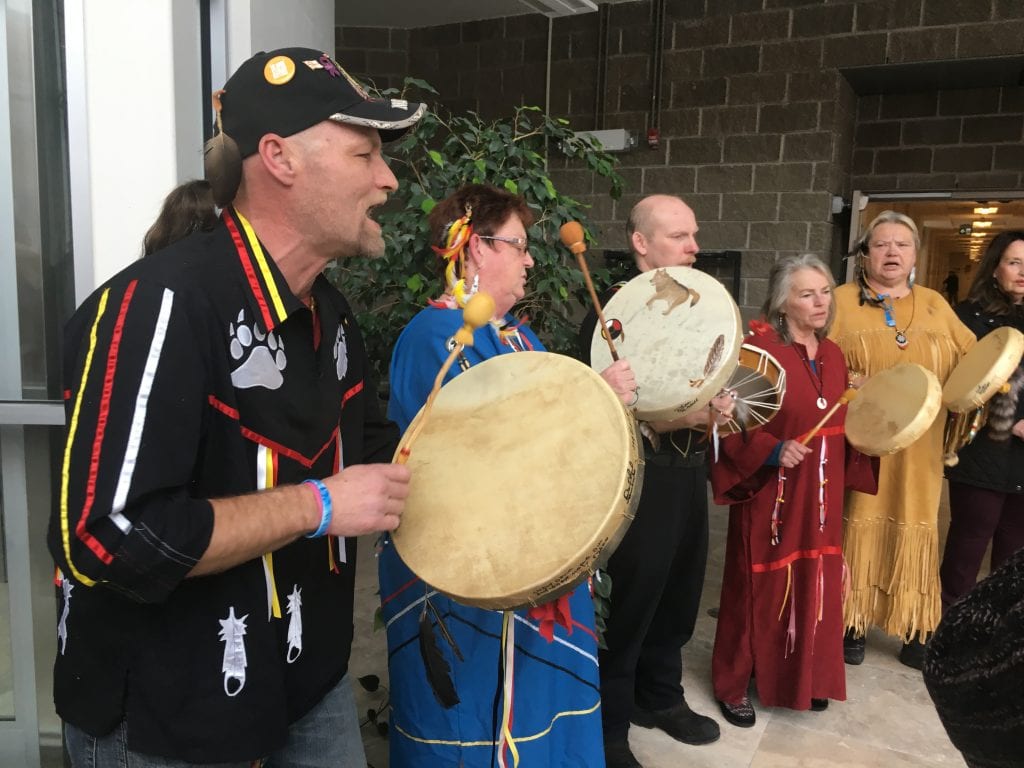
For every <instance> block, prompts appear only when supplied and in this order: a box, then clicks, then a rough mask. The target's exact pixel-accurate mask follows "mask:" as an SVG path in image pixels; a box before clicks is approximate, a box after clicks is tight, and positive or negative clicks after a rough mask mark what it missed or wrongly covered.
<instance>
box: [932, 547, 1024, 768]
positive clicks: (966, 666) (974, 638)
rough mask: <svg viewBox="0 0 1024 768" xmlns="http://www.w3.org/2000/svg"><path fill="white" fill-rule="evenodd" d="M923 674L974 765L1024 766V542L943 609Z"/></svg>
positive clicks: (992, 767) (948, 726) (942, 715)
mask: <svg viewBox="0 0 1024 768" xmlns="http://www.w3.org/2000/svg"><path fill="white" fill-rule="evenodd" d="M924 681H925V685H927V687H928V693H929V694H930V695H931V697H932V701H934V702H935V709H936V710H937V711H938V713H939V718H940V719H941V720H942V724H943V725H944V726H945V728H946V732H947V733H948V734H949V738H950V740H951V741H952V742H953V744H954V745H956V747H957V749H959V750H960V751H961V752H962V753H963V756H964V759H965V760H966V761H967V764H968V765H969V766H972V768H975V767H976V768H1004V767H1005V766H1024V697H1022V696H1021V691H1022V690H1024V550H1020V551H1019V552H1017V553H1016V554H1015V555H1013V556H1012V557H1011V558H1010V559H1009V560H1007V561H1006V562H1005V563H1003V565H1002V566H1001V567H1000V568H999V569H998V570H996V571H995V573H993V574H992V575H991V576H989V577H988V578H987V579H985V580H984V581H982V582H981V583H979V584H978V585H977V586H976V587H975V588H974V589H973V590H971V592H970V593H968V595H967V596H966V597H964V598H963V599H962V600H960V601H959V602H958V603H956V604H954V605H953V606H952V607H951V608H950V609H949V610H948V611H947V612H946V614H945V615H944V616H943V617H942V621H941V622H940V623H939V626H938V629H936V630H935V633H934V634H933V635H932V638H931V640H930V642H929V643H928V651H927V653H926V655H925V661H924Z"/></svg>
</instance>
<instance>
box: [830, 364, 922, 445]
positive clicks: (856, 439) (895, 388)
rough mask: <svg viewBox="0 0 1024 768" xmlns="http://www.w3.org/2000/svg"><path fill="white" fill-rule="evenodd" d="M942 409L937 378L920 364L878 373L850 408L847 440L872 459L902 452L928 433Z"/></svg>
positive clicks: (897, 366) (847, 416)
mask: <svg viewBox="0 0 1024 768" xmlns="http://www.w3.org/2000/svg"><path fill="white" fill-rule="evenodd" d="M941 407H942V387H940V386H939V380H938V379H937V378H936V377H935V374H934V373H932V372H931V371H929V370H927V369H926V368H924V367H923V366H920V365H918V364H917V363H901V364H900V365H896V366H893V367H892V368H889V369H888V370H885V371H881V372H879V373H876V374H875V375H874V376H872V377H871V378H870V379H868V380H867V381H866V382H864V385H863V386H862V387H861V388H860V389H859V390H858V392H857V397H856V398H855V399H854V400H852V401H851V402H850V404H849V406H847V411H846V439H847V440H848V441H849V443H850V445H852V446H853V447H854V448H856V449H857V450H858V451H860V452H861V453H866V454H867V455H869V456H886V455H888V454H890V453H896V452H897V451H902V450H903V449H904V448H906V447H907V446H908V445H910V444H911V443H913V442H914V441H915V440H917V439H918V438H919V437H921V435H923V434H924V433H925V432H927V431H928V428H929V427H930V426H931V425H932V422H934V421H935V417H936V416H937V415H938V413H939V410H940V408H941Z"/></svg>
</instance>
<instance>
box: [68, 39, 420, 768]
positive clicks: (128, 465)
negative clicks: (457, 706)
mask: <svg viewBox="0 0 1024 768" xmlns="http://www.w3.org/2000/svg"><path fill="white" fill-rule="evenodd" d="M220 105H221V109H220V114H219V121H218V122H219V125H220V129H221V130H220V134H219V135H218V136H217V137H215V139H214V140H213V142H212V145H211V147H210V154H209V155H208V164H207V172H208V175H209V176H210V178H211V181H212V182H213V187H214V192H215V195H216V198H217V200H218V203H220V204H221V205H223V206H224V210H223V212H222V215H221V217H220V221H219V222H218V224H217V226H216V227H215V228H214V229H213V230H212V231H206V232H199V233H196V234H192V235H190V236H188V237H186V238H185V239H183V240H180V241H178V242H177V243H174V244H172V245H170V246H169V247H167V248H165V249H164V250H162V251H157V252H156V253H153V254H151V255H149V256H147V257H146V258H144V259H142V260H141V261H139V262H137V263H135V264H133V265H131V266H130V267H128V268H127V269H125V270H124V271H123V272H121V273H120V274H118V275H116V276H114V277H113V278H111V279H110V280H109V281H108V282H107V283H106V284H104V285H103V286H101V287H100V288H99V289H97V291H96V292H95V293H94V294H93V295H92V296H90V297H89V298H88V299H87V300H86V301H85V302H84V303H83V304H82V306H81V307H80V308H79V309H78V311H77V312H76V313H75V315H74V317H72V319H71V320H70V322H69V323H68V326H67V328H66V336H65V358H64V376H65V399H66V403H67V408H66V413H67V424H68V427H67V442H66V446H65V450H64V457H63V459H64V461H63V470H62V473H61V484H60V488H59V489H58V492H57V497H58V504H57V507H58V508H57V510H56V511H55V513H54V516H53V519H52V520H51V525H50V534H49V542H50V550H51V552H52V553H53V555H54V557H55V558H56V560H57V564H58V567H59V584H60V586H61V588H62V601H61V609H62V610H61V615H60V619H59V624H58V637H59V643H58V654H57V660H56V665H55V680H54V695H55V700H56V705H57V711H58V713H59V714H60V716H61V717H62V718H63V720H64V721H65V725H66V737H67V746H68V750H69V753H70V755H71V759H72V762H73V764H74V765H76V766H77V765H115V764H121V763H120V762H118V761H119V760H124V759H126V758H125V755H126V754H127V755H128V757H127V759H128V760H129V762H130V764H132V765H141V766H149V765H156V764H159V765H171V764H173V765H175V766H179V765H191V764H206V763H226V764H230V765H243V764H244V765H248V764H249V763H250V762H251V761H257V760H261V759H265V758H269V760H268V762H267V765H270V766H288V765H303V766H328V765H329V766H338V765H342V766H346V767H347V766H365V756H364V755H363V749H362V744H361V741H360V737H359V728H358V719H357V716H356V713H355V708H354V702H353V700H352V693H351V689H350V688H349V684H348V678H347V677H346V673H347V667H348V656H349V649H350V645H351V641H352V597H353V574H354V563H355V554H356V553H355V538H354V537H355V536H358V535H360V534H364V533H369V532H373V531H381V530H392V529H394V528H395V527H396V526H397V525H398V521H399V517H400V515H401V512H402V509H403V506H404V499H405V497H406V495H407V491H408V479H409V475H408V471H407V470H406V468H405V467H399V466H396V465H391V464H389V463H383V462H387V461H388V460H389V458H390V456H391V453H392V450H393V447H394V444H395V441H396V439H397V432H396V430H395V428H394V426H393V425H392V424H390V423H389V422H387V421H385V420H384V419H383V418H382V417H381V415H380V413H379V410H378V407H377V398H376V393H375V392H374V391H373V387H372V386H371V385H370V383H369V382H368V381H367V379H366V378H365V377H366V374H367V371H368V365H367V361H366V355H365V351H364V347H363V342H362V339H361V336H360V333H359V329H358V327H357V326H356V324H355V320H354V317H353V314H352V311H351V309H350V308H349V306H348V304H347V303H346V301H345V299H344V298H343V297H342V296H341V294H339V293H338V292H337V291H336V290H335V289H334V288H333V287H332V286H331V285H330V284H329V283H328V282H327V280H326V279H325V278H324V277H323V276H322V275H321V272H322V270H323V269H324V267H325V266H327V264H329V263H330V262H331V261H333V260H334V259H337V258H340V257H349V256H357V255H369V256H375V255H379V254H380V253H382V251H383V247H384V246H383V240H382V238H381V231H380V227H379V225H378V224H377V223H376V222H375V221H373V219H372V218H371V214H372V211H373V209H374V208H376V207H377V206H379V205H380V204H382V203H383V202H384V201H385V200H386V199H387V196H388V193H389V192H391V191H393V190H394V189H395V188H396V186H397V181H396V179H395V177H394V175H393V174H392V173H391V171H390V169H389V168H388V166H387V164H386V163H385V162H384V159H383V157H382V155H381V141H382V140H390V139H392V138H397V136H399V135H401V133H402V132H403V131H404V130H406V129H407V128H408V127H410V126H411V125H413V124H414V123H415V122H416V121H417V120H418V119H419V118H420V117H421V116H422V115H423V113H424V107H423V106H422V105H419V104H410V103H407V102H404V101H400V100H371V99H369V98H368V97H367V95H366V94H365V93H364V92H363V91H362V89H361V88H360V87H359V85H358V83H356V82H355V80H353V79H352V78H351V77H349V76H348V74H347V73H346V72H345V71H344V70H342V69H341V67H340V66H338V64H337V63H336V62H335V61H333V60H332V59H331V58H330V56H328V55H327V54H324V53H321V52H319V51H314V50H309V49H302V48H290V49H283V50H278V51H272V52H270V53H259V54H257V55H256V56H254V57H253V58H251V59H250V60H249V61H247V62H245V63H244V64H243V65H242V66H241V67H240V68H239V69H238V71H237V72H236V73H235V74H234V75H233V76H232V77H231V79H230V80H228V82H227V84H226V86H225V89H224V91H223V92H222V93H221V95H220ZM370 462H381V463H370ZM149 756H152V757H153V758H157V759H153V760H147V757H149ZM159 758H163V759H168V760H171V761H175V762H173V763H172V762H165V761H164V760H160V759H159Z"/></svg>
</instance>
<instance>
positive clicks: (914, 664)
mask: <svg viewBox="0 0 1024 768" xmlns="http://www.w3.org/2000/svg"><path fill="white" fill-rule="evenodd" d="M927 647H928V646H927V645H926V644H925V643H922V642H921V640H920V637H915V638H914V639H913V640H911V641H910V642H909V643H904V644H903V647H902V648H900V655H899V659H900V664H905V665H906V666H908V667H911V668H913V669H921V667H923V666H924V652H925V649H926V648H927Z"/></svg>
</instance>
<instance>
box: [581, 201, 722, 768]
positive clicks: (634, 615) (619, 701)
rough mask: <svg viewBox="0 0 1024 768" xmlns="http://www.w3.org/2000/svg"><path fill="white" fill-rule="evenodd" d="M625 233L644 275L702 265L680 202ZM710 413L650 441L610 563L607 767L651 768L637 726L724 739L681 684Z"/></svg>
mask: <svg viewBox="0 0 1024 768" xmlns="http://www.w3.org/2000/svg"><path fill="white" fill-rule="evenodd" d="M626 231H627V234H628V236H629V244H630V248H631V249H632V251H633V256H634V259H635V261H636V267H637V269H638V270H639V271H640V272H647V271H648V270H651V269H657V268H659V267H690V266H693V264H694V262H696V260H697V251H698V250H699V246H698V245H697V220H696V218H695V217H694V215H693V211H692V210H691V209H690V207H689V206H688V205H687V204H686V203H684V202H683V201H682V200H680V199H679V198H678V197H673V196H669V195H651V196H650V197H645V198H644V199H643V200H641V201H640V202H639V203H637V204H636V206H634V208H633V210H632V211H631V212H630V214H629V220H628V221H627V223H626ZM620 285H621V284H620ZM617 287H618V286H616V288H617ZM607 298H608V297H607V296H606V297H605V300H607ZM602 303H604V302H602ZM595 324H596V317H594V313H593V312H591V314H590V316H588V317H587V319H586V320H585V321H584V324H583V327H582V329H581V332H580V342H581V348H582V350H583V355H584V358H585V359H586V358H588V357H589V354H590V340H591V338H592V337H593V334H594V327H595ZM641 386H643V384H642V383H641ZM716 402H717V401H716ZM725 407H728V406H725V405H724V403H723V408H725ZM708 413H709V411H708V410H706V409H703V410H701V411H700V412H699V413H695V414H687V415H686V416H683V417H680V418H679V419H675V420H673V421H668V422H655V423H652V424H650V425H649V426H650V427H651V429H653V430H654V431H655V432H657V433H658V434H659V435H660V440H659V441H658V442H659V443H660V445H659V447H657V448H655V447H654V446H653V445H651V444H650V442H649V441H645V442H644V449H645V461H646V467H645V469H644V483H643V491H642V493H641V496H640V504H639V506H638V508H637V514H636V518H635V519H634V520H633V522H632V524H631V525H630V527H629V530H628V531H627V532H626V536H625V537H624V538H623V540H622V543H621V544H620V545H619V547H618V549H616V550H615V553H614V554H613V555H612V557H611V560H610V561H609V563H608V567H607V571H608V573H609V574H610V575H611V579H612V596H611V615H610V617H609V618H608V628H607V630H606V632H605V642H606V643H607V645H608V648H607V650H602V651H601V653H600V671H601V708H602V720H603V724H604V740H605V759H606V761H607V766H608V768H642V766H641V764H640V762H639V761H637V759H636V757H634V755H633V753H632V752H631V751H630V748H629V740H628V736H629V724H630V721H632V722H633V723H635V724H636V725H640V726H643V727H646V728H659V729H661V730H663V731H665V733H667V734H668V735H669V736H671V737H672V738H674V739H676V740H677V741H681V742H683V743H684V744H709V743H711V742H713V741H716V740H717V739H718V737H719V727H718V723H717V722H715V721H714V720H713V719H711V718H710V717H706V716H704V715H701V714H698V713H697V712H694V711H693V710H691V709H690V707H689V706H688V705H687V703H686V698H685V696H684V693H683V686H682V676H683V664H682V648H683V646H684V645H685V644H686V642H687V641H688V640H689V639H690V637H691V635H692V634H693V628H694V624H695V623H696V620H697V610H698V608H699V606H700V596H701V590H702V589H703V587H704V566H705V564H706V562H707V553H708V505H707V486H706V483H707V465H706V463H705V458H706V451H707V442H706V441H705V439H704V429H705V426H706V425H707V420H708Z"/></svg>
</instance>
